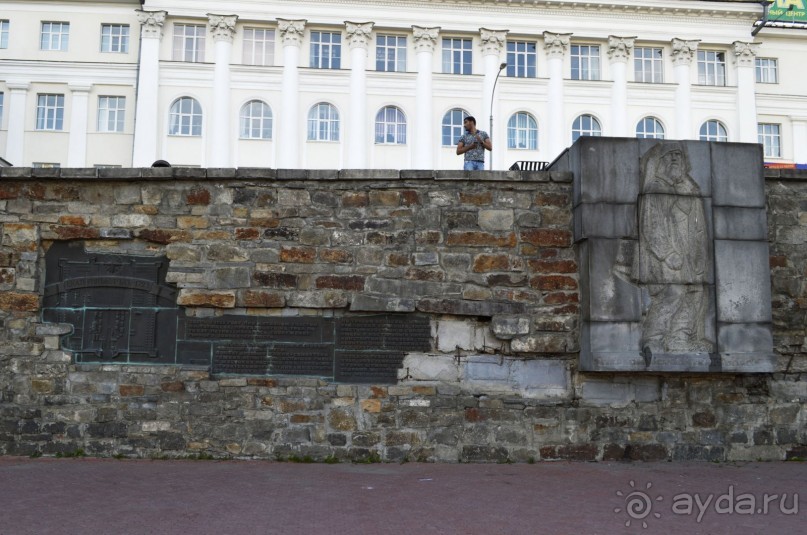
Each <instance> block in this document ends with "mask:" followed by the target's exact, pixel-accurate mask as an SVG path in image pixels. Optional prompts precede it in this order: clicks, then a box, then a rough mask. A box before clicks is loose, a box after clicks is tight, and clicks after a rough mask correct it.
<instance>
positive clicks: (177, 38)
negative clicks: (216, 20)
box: [171, 22, 207, 63]
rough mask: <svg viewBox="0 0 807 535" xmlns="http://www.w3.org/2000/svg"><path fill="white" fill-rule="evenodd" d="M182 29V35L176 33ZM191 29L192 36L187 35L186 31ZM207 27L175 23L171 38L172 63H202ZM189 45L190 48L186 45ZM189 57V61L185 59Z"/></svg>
mask: <svg viewBox="0 0 807 535" xmlns="http://www.w3.org/2000/svg"><path fill="white" fill-rule="evenodd" d="M180 28H181V29H182V34H179V33H178V30H179V29H180ZM189 28H193V32H194V33H193V34H192V35H188V34H187V30H188V29H189ZM206 31H207V27H206V26H205V25H203V24H192V23H189V22H175V23H174V28H173V32H174V33H173V37H172V42H171V46H172V53H171V60H172V61H181V62H183V63H204V61H205V46H206ZM188 44H190V45H191V46H190V48H187V45H188ZM188 57H190V58H191V59H187V58H188Z"/></svg>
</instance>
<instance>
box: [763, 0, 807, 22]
mask: <svg viewBox="0 0 807 535" xmlns="http://www.w3.org/2000/svg"><path fill="white" fill-rule="evenodd" d="M768 19H769V20H770V21H771V22H805V23H807V0H775V1H774V3H773V5H771V7H770V8H769V9H768Z"/></svg>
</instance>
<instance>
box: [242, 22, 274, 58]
mask: <svg viewBox="0 0 807 535" xmlns="http://www.w3.org/2000/svg"><path fill="white" fill-rule="evenodd" d="M274 64H275V31H274V30H270V29H267V28H244V65H263V66H268V65H274Z"/></svg>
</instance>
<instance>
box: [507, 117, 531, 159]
mask: <svg viewBox="0 0 807 535" xmlns="http://www.w3.org/2000/svg"><path fill="white" fill-rule="evenodd" d="M520 117H524V118H525V123H526V124H524V125H521V124H518V123H519V118H520ZM514 121H515V124H511V123H513V122H514ZM511 134H512V135H511ZM521 139H523V140H524V145H525V146H523V147H522V146H519V145H520V144H521V143H520V142H519V141H520V140H521ZM507 148H508V149H511V150H538V120H537V119H536V118H535V116H533V115H532V114H531V113H530V112H527V111H523V110H520V111H517V112H515V113H513V114H512V115H511V116H510V118H509V119H508V120H507Z"/></svg>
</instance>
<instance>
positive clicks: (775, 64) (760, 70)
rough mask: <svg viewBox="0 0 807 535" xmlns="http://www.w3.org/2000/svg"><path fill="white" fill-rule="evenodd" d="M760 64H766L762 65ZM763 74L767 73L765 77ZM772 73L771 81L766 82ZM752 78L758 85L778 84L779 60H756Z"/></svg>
mask: <svg viewBox="0 0 807 535" xmlns="http://www.w3.org/2000/svg"><path fill="white" fill-rule="evenodd" d="M762 62H768V64H767V65H762ZM765 73H768V75H767V76H766V75H765ZM770 73H773V80H766V79H765V78H769V77H770ZM754 76H755V79H756V83H758V84H778V83H779V59H778V58H756V60H755V61H754Z"/></svg>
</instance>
